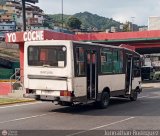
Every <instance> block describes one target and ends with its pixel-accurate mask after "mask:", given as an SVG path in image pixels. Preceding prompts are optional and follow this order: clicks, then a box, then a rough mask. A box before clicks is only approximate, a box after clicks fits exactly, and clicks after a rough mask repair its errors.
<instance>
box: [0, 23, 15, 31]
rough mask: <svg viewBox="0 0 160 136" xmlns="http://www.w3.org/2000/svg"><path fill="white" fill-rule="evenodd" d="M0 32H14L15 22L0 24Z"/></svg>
mask: <svg viewBox="0 0 160 136" xmlns="http://www.w3.org/2000/svg"><path fill="white" fill-rule="evenodd" d="M0 31H1V32H14V31H16V22H15V21H7V22H0Z"/></svg>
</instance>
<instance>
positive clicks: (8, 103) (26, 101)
mask: <svg viewBox="0 0 160 136" xmlns="http://www.w3.org/2000/svg"><path fill="white" fill-rule="evenodd" d="M30 102H36V100H24V101H23V100H21V101H15V102H6V103H0V106H3V105H12V104H17V103H30Z"/></svg>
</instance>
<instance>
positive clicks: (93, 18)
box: [49, 12, 138, 31]
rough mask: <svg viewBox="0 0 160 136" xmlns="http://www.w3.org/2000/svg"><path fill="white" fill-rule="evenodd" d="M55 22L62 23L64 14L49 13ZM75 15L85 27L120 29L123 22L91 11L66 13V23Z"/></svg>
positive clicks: (103, 29) (99, 29) (101, 29)
mask: <svg viewBox="0 0 160 136" xmlns="http://www.w3.org/2000/svg"><path fill="white" fill-rule="evenodd" d="M49 16H50V17H51V18H53V20H54V21H55V23H60V22H61V20H62V14H55V15H49ZM71 16H74V17H76V18H78V19H79V20H80V21H81V22H82V28H83V29H87V30H88V29H91V30H92V29H93V28H94V29H97V30H98V31H105V30H106V29H110V28H111V27H112V26H114V27H116V28H117V29H118V30H119V28H120V25H122V23H120V22H118V21H115V20H113V19H112V18H106V17H102V16H99V15H97V14H92V13H89V12H83V13H81V12H80V13H76V14H74V15H64V17H63V18H64V23H65V24H66V22H67V20H68V18H69V17H71ZM134 28H135V29H137V28H138V26H137V25H134Z"/></svg>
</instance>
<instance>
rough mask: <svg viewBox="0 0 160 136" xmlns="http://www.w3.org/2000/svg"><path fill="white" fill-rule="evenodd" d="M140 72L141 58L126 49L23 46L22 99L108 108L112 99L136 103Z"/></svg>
mask: <svg viewBox="0 0 160 136" xmlns="http://www.w3.org/2000/svg"><path fill="white" fill-rule="evenodd" d="M140 71H141V58H140V55H139V54H138V53H136V52H134V51H131V50H129V49H126V48H122V47H115V46H110V45H104V44H98V43H87V42H77V41H70V40H50V41H32V42H26V43H25V50H24V88H25V90H26V92H25V94H24V97H26V98H34V99H36V100H40V101H51V102H55V103H56V104H60V105H62V106H68V105H69V106H71V105H74V104H78V103H79V104H80V103H81V104H87V103H95V105H96V106H98V107H99V108H107V107H108V105H109V101H110V98H111V97H123V98H128V99H130V100H131V101H136V100H137V96H138V94H139V93H140V92H141V91H142V89H141V72H140Z"/></svg>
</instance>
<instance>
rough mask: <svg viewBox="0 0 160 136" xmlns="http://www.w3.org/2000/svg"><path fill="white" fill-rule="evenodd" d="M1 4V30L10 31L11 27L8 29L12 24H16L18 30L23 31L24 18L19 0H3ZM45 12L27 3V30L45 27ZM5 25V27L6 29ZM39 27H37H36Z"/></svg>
mask: <svg viewBox="0 0 160 136" xmlns="http://www.w3.org/2000/svg"><path fill="white" fill-rule="evenodd" d="M2 1H3V2H0V22H3V23H2V24H1V23H0V28H1V29H3V28H4V29H5V31H8V29H9V27H10V28H11V27H12V26H9V27H6V25H7V24H9V23H10V22H12V23H13V22H15V24H16V30H19V31H20V30H22V26H23V18H22V5H21V2H20V1H18V0H2ZM43 23H44V12H43V10H42V9H40V8H39V7H38V6H34V5H32V4H29V3H26V24H27V28H32V26H33V27H34V28H39V27H43ZM4 25H5V27H4ZM36 26H37V27H36Z"/></svg>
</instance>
